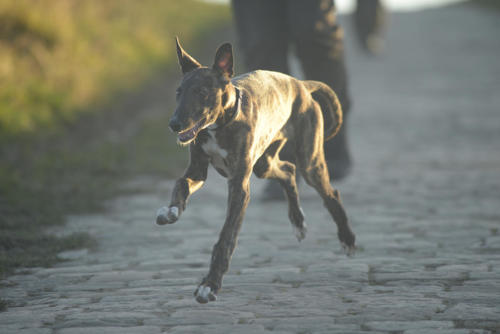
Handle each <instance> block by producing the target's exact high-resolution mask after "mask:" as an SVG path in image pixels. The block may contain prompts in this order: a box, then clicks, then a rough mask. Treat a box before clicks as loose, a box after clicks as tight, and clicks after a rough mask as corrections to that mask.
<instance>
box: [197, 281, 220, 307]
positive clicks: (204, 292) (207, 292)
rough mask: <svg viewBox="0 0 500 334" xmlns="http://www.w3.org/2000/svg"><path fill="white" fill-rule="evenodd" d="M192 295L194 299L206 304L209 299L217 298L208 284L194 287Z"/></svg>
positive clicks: (211, 300)
mask: <svg viewBox="0 0 500 334" xmlns="http://www.w3.org/2000/svg"><path fill="white" fill-rule="evenodd" d="M194 295H195V297H196V301H197V302H198V303H200V304H206V303H208V302H209V301H210V302H213V301H215V300H217V296H216V295H215V293H214V292H213V291H212V289H211V288H210V287H209V286H206V285H203V284H202V285H200V286H199V287H198V289H196V291H195V293H194Z"/></svg>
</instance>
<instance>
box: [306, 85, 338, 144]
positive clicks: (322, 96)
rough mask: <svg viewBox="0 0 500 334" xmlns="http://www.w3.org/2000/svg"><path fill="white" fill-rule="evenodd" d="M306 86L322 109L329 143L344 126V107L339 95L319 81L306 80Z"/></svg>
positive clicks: (326, 137)
mask: <svg viewBox="0 0 500 334" xmlns="http://www.w3.org/2000/svg"><path fill="white" fill-rule="evenodd" d="M304 85H305V86H306V88H307V89H308V90H309V92H310V93H311V95H312V97H313V99H314V100H315V101H316V102H318V103H319V105H320V107H321V111H322V113H323V124H324V127H323V128H324V137H325V141H327V140H329V139H331V138H333V136H335V135H336V134H337V132H338V131H339V129H340V126H341V125H342V107H341V106H340V102H339V99H338V97H337V94H335V92H334V91H333V90H332V89H331V88H330V87H329V86H328V85H327V84H324V83H322V82H319V81H312V80H305V81H304Z"/></svg>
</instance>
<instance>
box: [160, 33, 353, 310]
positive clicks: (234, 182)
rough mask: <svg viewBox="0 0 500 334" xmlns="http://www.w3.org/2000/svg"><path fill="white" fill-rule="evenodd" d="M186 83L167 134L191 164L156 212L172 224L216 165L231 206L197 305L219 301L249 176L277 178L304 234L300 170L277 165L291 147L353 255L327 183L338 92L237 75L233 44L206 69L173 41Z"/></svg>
mask: <svg viewBox="0 0 500 334" xmlns="http://www.w3.org/2000/svg"><path fill="white" fill-rule="evenodd" d="M176 45H177V56H178V58H179V64H180V66H181V68H182V72H183V74H184V77H183V79H182V82H181V84H180V86H179V88H178V89H177V108H176V110H175V113H174V115H173V117H172V119H171V120H170V124H169V126H170V128H171V129H172V130H173V131H174V132H176V133H177V134H178V141H179V143H180V144H181V145H188V144H189V149H190V161H189V166H188V167H187V169H186V171H185V173H184V176H182V177H181V178H179V179H178V180H177V182H176V184H175V187H174V190H173V193H172V200H171V202H170V205H169V207H168V208H167V207H163V208H161V209H159V210H158V214H157V218H156V223H157V224H159V225H164V224H172V223H174V222H176V221H177V219H179V217H180V215H181V214H182V212H183V211H184V210H185V208H186V202H187V199H188V198H189V196H190V195H191V194H193V193H194V192H195V191H196V190H198V189H200V187H201V186H202V185H203V182H204V181H205V179H206V178H207V168H208V165H209V163H211V164H212V165H213V166H214V167H215V169H216V170H217V171H218V172H219V173H220V174H221V175H223V176H224V177H226V178H227V179H228V185H229V200H228V204H229V208H228V211H227V217H226V221H225V223H224V227H223V228H222V231H221V233H220V236H219V241H218V242H217V243H216V244H215V246H214V248H213V252H212V261H211V264H210V270H209V272H208V274H207V276H205V278H203V280H202V282H201V284H200V285H199V286H198V288H197V289H196V291H195V296H196V300H197V301H198V302H200V303H206V302H208V301H214V300H215V299H216V294H217V293H218V291H219V290H220V288H221V285H222V277H223V275H224V274H225V273H226V272H227V270H228V268H229V261H230V259H231V256H232V254H233V251H234V249H235V246H236V242H237V237H238V232H239V231H240V227H241V223H242V220H243V215H244V213H245V210H246V208H247V205H248V201H249V196H250V186H249V180H250V175H251V173H252V171H253V172H254V173H255V175H257V177H259V178H269V179H276V180H278V181H279V182H280V184H281V185H282V187H283V189H284V191H285V194H286V197H287V199H288V216H289V218H290V220H291V222H292V225H293V227H294V229H295V231H296V236H297V239H298V240H299V241H300V240H302V239H303V238H304V237H305V235H306V224H305V223H304V214H303V212H302V209H301V208H300V205H299V197H298V192H297V184H296V182H295V169H296V166H295V164H293V163H291V162H288V161H282V160H280V159H279V152H280V150H281V149H282V148H283V146H284V145H285V143H287V144H288V145H291V147H292V148H293V151H294V152H295V162H296V165H297V167H298V169H299V170H300V173H301V174H302V175H303V177H304V179H305V180H306V182H307V183H308V184H309V185H310V186H312V187H314V188H315V189H316V191H317V192H318V193H319V194H320V196H321V197H322V199H323V202H324V205H325V206H326V208H327V209H328V211H329V212H330V214H331V216H332V218H333V220H334V221H335V223H336V224H337V229H338V238H339V240H340V242H341V243H342V245H343V246H344V248H345V249H346V250H347V252H348V253H352V252H353V251H354V249H355V245H354V240H355V236H354V234H353V232H352V231H351V228H350V227H349V224H348V222H347V216H346V213H345V211H344V208H343V207H342V204H341V203H340V196H339V192H338V191H337V190H334V189H333V188H332V187H331V185H330V177H329V175H328V169H327V167H326V163H325V158H324V152H323V142H324V141H325V140H326V139H329V138H331V137H333V136H334V135H335V134H336V132H337V131H338V129H339V128H340V126H341V124H342V110H341V107H340V103H339V100H338V99H337V96H336V95H335V93H334V92H333V91H332V90H331V89H330V88H329V87H328V86H327V85H325V84H323V83H321V82H316V81H300V80H297V79H295V78H292V77H290V76H287V75H285V74H281V73H277V72H270V71H254V72H250V73H246V74H243V75H240V76H237V77H234V78H233V79H231V77H232V76H233V52H232V47H231V44H229V43H226V44H223V45H222V46H220V47H219V49H218V50H217V53H216V55H215V62H214V65H213V66H212V68H208V67H203V66H201V65H200V63H198V62H197V61H196V60H195V59H194V58H192V57H191V56H190V55H188V54H187V53H186V52H185V51H184V50H183V49H182V47H181V45H180V44H179V41H178V39H177V40H176Z"/></svg>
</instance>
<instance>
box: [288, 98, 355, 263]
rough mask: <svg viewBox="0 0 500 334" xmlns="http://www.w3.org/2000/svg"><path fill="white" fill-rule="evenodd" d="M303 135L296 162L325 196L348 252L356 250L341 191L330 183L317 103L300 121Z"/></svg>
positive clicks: (312, 184) (310, 183) (326, 205)
mask: <svg viewBox="0 0 500 334" xmlns="http://www.w3.org/2000/svg"><path fill="white" fill-rule="evenodd" d="M300 127H301V131H300V132H298V133H300V136H302V137H300V138H297V141H296V142H297V145H296V146H297V147H296V158H297V159H296V161H297V165H298V167H299V169H300V172H301V173H302V176H303V177H304V179H305V180H306V182H307V184H309V185H310V186H312V187H313V188H314V189H316V191H317V192H318V193H319V195H320V196H321V198H322V199H323V203H324V205H325V207H326V208H327V209H328V212H329V213H330V215H331V216H332V218H333V220H334V221H335V223H336V224H337V235H338V238H339V240H340V242H341V243H342V246H343V247H344V249H345V250H346V252H347V254H349V255H350V254H352V253H354V250H355V236H354V233H353V232H352V230H351V227H350V226H349V222H348V219H347V215H346V213H345V210H344V207H343V206H342V203H341V202H340V194H339V192H338V190H335V189H334V188H333V187H332V186H331V184H330V177H329V175H328V168H327V165H326V162H325V154H324V151H323V124H322V116H321V110H320V108H319V106H318V104H316V103H315V104H314V109H312V110H311V111H310V112H308V113H306V115H305V116H304V118H303V119H302V122H301V124H300Z"/></svg>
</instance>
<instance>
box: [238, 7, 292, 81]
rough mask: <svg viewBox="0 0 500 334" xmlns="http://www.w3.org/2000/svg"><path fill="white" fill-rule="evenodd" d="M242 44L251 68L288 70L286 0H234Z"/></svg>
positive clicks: (249, 69)
mask: <svg viewBox="0 0 500 334" xmlns="http://www.w3.org/2000/svg"><path fill="white" fill-rule="evenodd" d="M232 7H233V14H234V21H235V24H236V31H237V34H238V44H239V46H240V48H241V50H242V51H243V56H244V58H245V65H246V70H247V71H254V70H271V71H277V72H282V73H288V62H287V53H288V43H289V38H288V24H287V20H286V16H285V13H286V10H285V9H286V7H287V1H285V0H250V1H248V0H232Z"/></svg>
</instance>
